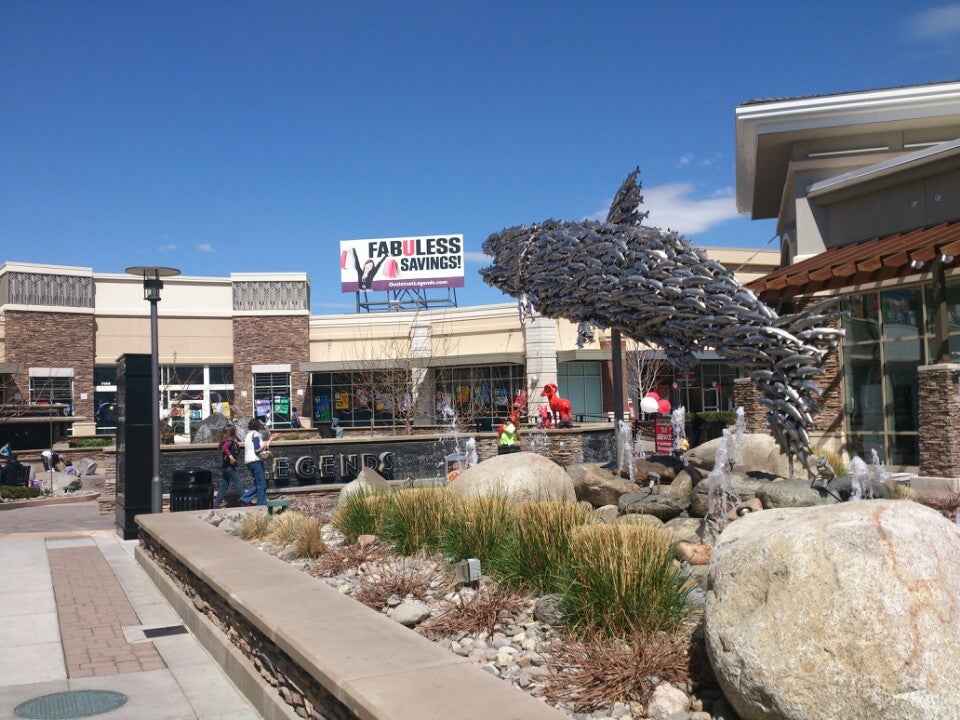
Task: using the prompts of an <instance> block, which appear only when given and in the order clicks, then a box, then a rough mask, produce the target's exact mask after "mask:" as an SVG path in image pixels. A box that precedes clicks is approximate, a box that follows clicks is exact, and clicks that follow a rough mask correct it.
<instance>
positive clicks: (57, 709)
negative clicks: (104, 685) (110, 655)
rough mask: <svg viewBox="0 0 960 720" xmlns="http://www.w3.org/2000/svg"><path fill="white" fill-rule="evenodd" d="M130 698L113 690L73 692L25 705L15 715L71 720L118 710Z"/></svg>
mask: <svg viewBox="0 0 960 720" xmlns="http://www.w3.org/2000/svg"><path fill="white" fill-rule="evenodd" d="M126 701H127V696H126V695H124V694H122V693H118V692H111V691H109V690H69V691H67V692H61V693H53V694H52V695H41V696H40V697H37V698H33V700H27V701H26V702H22V703H20V704H19V705H17V707H16V708H14V710H13V712H14V714H15V715H16V716H17V717H19V718H28V720H71V718H84V717H90V716H91V715H99V714H100V713H105V712H109V711H110V710H116V709H117V708H118V707H120V706H121V705H123V704H124V703H125V702H126Z"/></svg>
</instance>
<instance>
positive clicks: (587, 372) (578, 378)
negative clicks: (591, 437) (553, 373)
mask: <svg viewBox="0 0 960 720" xmlns="http://www.w3.org/2000/svg"><path fill="white" fill-rule="evenodd" d="M557 384H558V385H559V389H560V395H561V397H565V398H569V400H570V408H571V411H572V412H573V417H574V419H576V420H578V421H584V420H586V421H598V420H603V419H604V415H603V397H602V393H601V382H600V363H599V362H585V361H575V362H564V363H559V364H558V365H557ZM537 392H538V393H539V392H540V389H539V388H538V389H537Z"/></svg>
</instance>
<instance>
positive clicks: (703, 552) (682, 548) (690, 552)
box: [676, 540, 713, 565]
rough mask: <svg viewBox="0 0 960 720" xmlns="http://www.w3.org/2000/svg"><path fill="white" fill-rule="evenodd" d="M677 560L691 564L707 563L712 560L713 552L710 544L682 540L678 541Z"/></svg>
mask: <svg viewBox="0 0 960 720" xmlns="http://www.w3.org/2000/svg"><path fill="white" fill-rule="evenodd" d="M676 552H677V560H679V561H680V562H685V563H689V564H691V565H706V564H708V563H709V562H710V555H711V553H712V552H713V550H712V548H711V547H710V546H708V545H701V544H700V543H691V542H687V541H685V540H681V541H680V542H678V543H677V551H676Z"/></svg>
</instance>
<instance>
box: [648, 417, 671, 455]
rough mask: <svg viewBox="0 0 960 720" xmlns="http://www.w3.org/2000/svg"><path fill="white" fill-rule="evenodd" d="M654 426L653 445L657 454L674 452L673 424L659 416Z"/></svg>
mask: <svg viewBox="0 0 960 720" xmlns="http://www.w3.org/2000/svg"><path fill="white" fill-rule="evenodd" d="M654 428H655V431H654V442H653V445H654V448H655V450H656V453H657V455H669V454H670V453H671V452H673V426H672V425H671V424H670V421H669V420H664V419H662V418H657V421H656V425H655V426H654Z"/></svg>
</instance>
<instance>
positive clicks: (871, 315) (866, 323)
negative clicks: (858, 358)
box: [841, 292, 880, 344]
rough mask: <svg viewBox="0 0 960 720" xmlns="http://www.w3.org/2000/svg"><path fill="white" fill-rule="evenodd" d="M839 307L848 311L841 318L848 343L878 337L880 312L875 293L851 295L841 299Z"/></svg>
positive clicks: (876, 338)
mask: <svg viewBox="0 0 960 720" xmlns="http://www.w3.org/2000/svg"><path fill="white" fill-rule="evenodd" d="M841 308H842V309H843V310H844V311H846V312H847V313H849V316H847V317H844V319H843V327H844V329H845V330H846V331H847V336H846V342H847V343H848V344H849V343H858V342H866V341H871V340H879V339H880V313H879V302H878V298H877V294H876V293H873V292H871V293H864V294H862V295H851V296H850V297H847V298H844V299H843V301H842V302H841Z"/></svg>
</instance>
